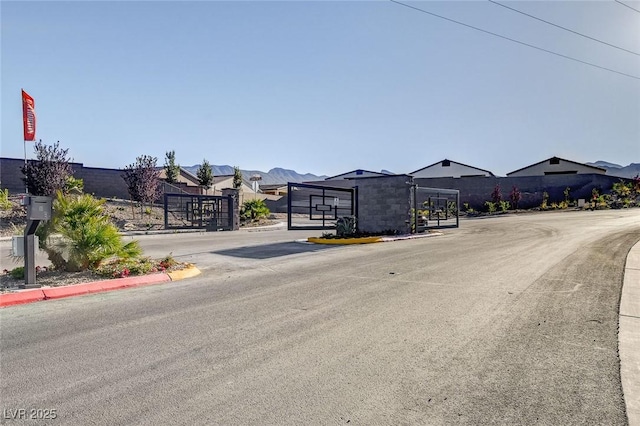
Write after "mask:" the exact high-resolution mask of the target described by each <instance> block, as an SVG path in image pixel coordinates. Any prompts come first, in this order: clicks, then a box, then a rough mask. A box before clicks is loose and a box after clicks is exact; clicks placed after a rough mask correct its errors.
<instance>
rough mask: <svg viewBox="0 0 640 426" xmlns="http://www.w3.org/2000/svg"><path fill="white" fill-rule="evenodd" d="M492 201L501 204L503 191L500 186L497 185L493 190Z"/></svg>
mask: <svg viewBox="0 0 640 426" xmlns="http://www.w3.org/2000/svg"><path fill="white" fill-rule="evenodd" d="M491 201H493V202H494V203H496V205H497V204H500V201H502V191H501V190H500V184H497V185H496V186H495V188H493V192H491Z"/></svg>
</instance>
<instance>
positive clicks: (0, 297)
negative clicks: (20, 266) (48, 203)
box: [0, 273, 171, 307]
mask: <svg viewBox="0 0 640 426" xmlns="http://www.w3.org/2000/svg"><path fill="white" fill-rule="evenodd" d="M164 282H171V277H169V275H168V274H166V273H161V274H153V275H140V276H135V277H127V278H116V279H113V280H109V279H107V280H103V281H94V282H90V283H84V284H75V285H67V286H62V287H46V288H39V289H33V290H26V291H21V292H18V293H5V294H0V307H4V306H11V305H18V304H23V303H31V302H38V301H40V300H49V299H61V298H63V297H71V296H80V295H83V294H89V293H100V292H103V291H110V290H117V289H120V288H128V287H141V286H144V285H151V284H159V283H164Z"/></svg>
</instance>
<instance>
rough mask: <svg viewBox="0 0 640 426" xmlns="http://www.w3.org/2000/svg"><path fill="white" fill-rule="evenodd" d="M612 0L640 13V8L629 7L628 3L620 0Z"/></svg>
mask: <svg viewBox="0 0 640 426" xmlns="http://www.w3.org/2000/svg"><path fill="white" fill-rule="evenodd" d="M614 1H615V2H616V3H620V4H621V5H623V6H626V7H628V8H629V9H631V10H635V11H636V12H638V13H640V10H638V9H636V8H633V7H631V6H629V5H628V4H626V3H622V2H621V1H619V0H614Z"/></svg>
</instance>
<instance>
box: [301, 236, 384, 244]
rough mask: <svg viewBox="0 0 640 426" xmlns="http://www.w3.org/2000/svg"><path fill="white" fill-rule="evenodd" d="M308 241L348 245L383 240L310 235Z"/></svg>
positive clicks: (380, 239) (378, 238)
mask: <svg viewBox="0 0 640 426" xmlns="http://www.w3.org/2000/svg"><path fill="white" fill-rule="evenodd" d="M307 241H308V242H310V243H314V244H329V245H332V244H333V245H348V244H371V243H379V242H380V241H382V238H380V237H363V238H316V237H309V238H307Z"/></svg>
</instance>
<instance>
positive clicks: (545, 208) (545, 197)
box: [540, 191, 549, 210]
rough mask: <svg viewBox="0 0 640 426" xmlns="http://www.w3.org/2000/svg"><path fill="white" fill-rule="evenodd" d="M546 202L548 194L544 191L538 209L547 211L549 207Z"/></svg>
mask: <svg viewBox="0 0 640 426" xmlns="http://www.w3.org/2000/svg"><path fill="white" fill-rule="evenodd" d="M548 202H549V193H548V192H547V191H544V192H543V193H542V204H540V209H541V210H547V209H548V208H549V206H548V205H547V203H548Z"/></svg>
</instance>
